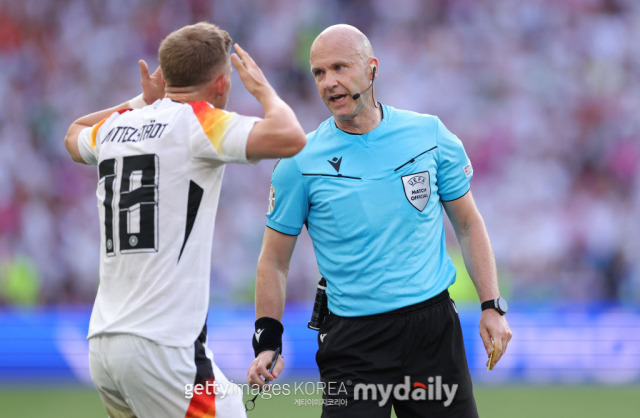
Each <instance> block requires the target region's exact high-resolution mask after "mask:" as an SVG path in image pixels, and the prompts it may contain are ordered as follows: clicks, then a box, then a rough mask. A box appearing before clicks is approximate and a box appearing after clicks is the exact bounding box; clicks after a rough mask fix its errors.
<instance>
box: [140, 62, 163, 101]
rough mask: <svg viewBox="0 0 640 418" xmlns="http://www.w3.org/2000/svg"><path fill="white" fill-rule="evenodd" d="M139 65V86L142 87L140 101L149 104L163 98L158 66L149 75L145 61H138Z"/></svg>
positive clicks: (161, 79)
mask: <svg viewBox="0 0 640 418" xmlns="http://www.w3.org/2000/svg"><path fill="white" fill-rule="evenodd" d="M138 64H139V65H140V84H141V85H142V99H143V100H144V101H145V103H147V104H151V103H153V102H155V101H156V100H158V99H162V98H163V97H164V78H162V70H161V69H160V66H158V68H156V70H155V71H154V72H153V74H151V75H149V66H148V65H147V63H146V62H145V60H140V61H138Z"/></svg>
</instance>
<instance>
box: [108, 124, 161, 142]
mask: <svg viewBox="0 0 640 418" xmlns="http://www.w3.org/2000/svg"><path fill="white" fill-rule="evenodd" d="M167 125H168V123H156V122H155V121H154V120H152V121H151V123H149V124H146V125H142V126H141V127H140V128H135V127H133V126H117V127H115V128H112V129H111V130H110V131H109V133H108V134H107V136H105V137H104V139H103V140H102V141H101V142H100V143H101V144H104V143H105V142H142V141H146V140H147V139H160V137H162V134H163V133H164V129H165V128H166V127H167Z"/></svg>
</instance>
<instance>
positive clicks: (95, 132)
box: [91, 109, 131, 149]
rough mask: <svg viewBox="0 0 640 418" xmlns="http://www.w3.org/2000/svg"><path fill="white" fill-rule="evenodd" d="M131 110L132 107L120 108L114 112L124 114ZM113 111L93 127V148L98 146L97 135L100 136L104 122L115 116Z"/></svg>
mask: <svg viewBox="0 0 640 418" xmlns="http://www.w3.org/2000/svg"><path fill="white" fill-rule="evenodd" d="M129 110H131V109H120V110H116V111H115V112H113V113H119V114H123V113H124V112H128V111H129ZM113 113H112V114H110V115H109V116H107V117H106V118H104V119H102V120H101V121H100V122H98V123H96V124H95V125H93V128H92V129H91V149H94V148H95V147H96V137H97V136H98V129H100V127H101V126H102V125H103V124H104V122H105V121H106V120H107V119H109V118H110V117H111V116H113Z"/></svg>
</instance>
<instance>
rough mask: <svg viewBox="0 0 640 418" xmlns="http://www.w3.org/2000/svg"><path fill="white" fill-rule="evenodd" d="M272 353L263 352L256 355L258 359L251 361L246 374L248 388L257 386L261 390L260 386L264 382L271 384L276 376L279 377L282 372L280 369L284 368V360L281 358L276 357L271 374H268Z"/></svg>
mask: <svg viewBox="0 0 640 418" xmlns="http://www.w3.org/2000/svg"><path fill="white" fill-rule="evenodd" d="M274 353H275V351H273V350H267V351H263V352H262V353H260V354H258V357H256V359H255V360H253V363H251V366H250V367H249V371H248V372H247V377H248V379H249V386H252V387H255V386H258V387H260V388H262V386H264V385H265V384H266V382H265V380H268V381H270V382H273V381H274V380H275V379H277V378H278V376H280V372H282V369H283V368H284V359H283V358H282V356H278V360H277V361H276V365H275V367H274V368H273V372H271V373H269V367H270V366H271V361H272V360H273V355H274Z"/></svg>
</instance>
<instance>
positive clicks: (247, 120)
mask: <svg viewBox="0 0 640 418" xmlns="http://www.w3.org/2000/svg"><path fill="white" fill-rule="evenodd" d="M189 105H191V107H192V108H193V112H194V114H195V116H196V118H197V120H198V122H199V123H198V124H197V126H195V127H194V128H195V129H196V131H197V132H196V135H194V136H193V138H194V139H195V140H196V143H195V144H193V147H194V150H195V152H196V154H197V155H199V157H200V158H205V159H212V160H216V161H222V162H224V163H244V164H256V163H257V162H258V160H247V141H248V139H249V133H250V132H251V130H252V129H253V126H254V125H255V124H256V122H259V121H260V120H261V119H260V118H257V117H251V116H243V115H239V114H237V113H235V112H227V111H225V110H222V109H217V108H215V107H213V106H211V105H210V104H209V103H206V102H191V103H189ZM198 132H199V133H200V134H199V135H198ZM202 133H204V137H205V138H206V139H205V140H202Z"/></svg>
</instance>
